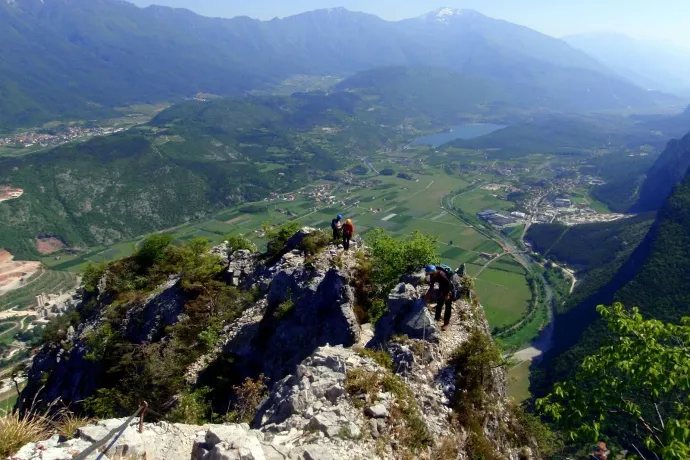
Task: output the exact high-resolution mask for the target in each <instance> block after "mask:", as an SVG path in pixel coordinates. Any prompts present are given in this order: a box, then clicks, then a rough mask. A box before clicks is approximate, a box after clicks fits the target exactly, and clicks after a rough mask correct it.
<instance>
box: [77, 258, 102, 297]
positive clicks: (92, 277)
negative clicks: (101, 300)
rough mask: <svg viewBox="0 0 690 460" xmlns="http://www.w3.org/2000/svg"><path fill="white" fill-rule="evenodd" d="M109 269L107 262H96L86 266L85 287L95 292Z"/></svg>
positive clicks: (84, 274)
mask: <svg viewBox="0 0 690 460" xmlns="http://www.w3.org/2000/svg"><path fill="white" fill-rule="evenodd" d="M107 269H108V265H107V264H104V263H103V264H94V263H90V264H89V265H87V266H86V269H85V270H84V273H83V274H82V282H83V283H84V289H86V290H87V291H89V292H95V291H96V289H97V288H98V283H99V281H101V278H103V275H105V272H106V270H107Z"/></svg>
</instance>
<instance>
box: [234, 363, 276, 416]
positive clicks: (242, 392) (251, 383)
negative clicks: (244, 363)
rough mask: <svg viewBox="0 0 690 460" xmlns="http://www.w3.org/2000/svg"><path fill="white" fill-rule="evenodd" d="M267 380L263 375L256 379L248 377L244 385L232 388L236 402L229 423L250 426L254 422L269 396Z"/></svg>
mask: <svg viewBox="0 0 690 460" xmlns="http://www.w3.org/2000/svg"><path fill="white" fill-rule="evenodd" d="M267 380H268V379H267V378H266V377H264V375H263V374H261V375H259V377H257V378H256V379H252V378H250V377H247V378H246V379H245V380H244V382H243V383H242V385H239V386H233V387H232V388H233V390H234V391H235V397H236V400H235V403H234V404H233V405H232V410H231V411H230V412H229V413H228V417H227V418H228V421H230V422H231V423H249V424H251V423H253V422H254V416H255V415H256V411H257V409H258V408H259V406H260V405H261V403H262V402H263V400H264V399H265V398H266V395H267V394H268V387H267V386H266V381H267Z"/></svg>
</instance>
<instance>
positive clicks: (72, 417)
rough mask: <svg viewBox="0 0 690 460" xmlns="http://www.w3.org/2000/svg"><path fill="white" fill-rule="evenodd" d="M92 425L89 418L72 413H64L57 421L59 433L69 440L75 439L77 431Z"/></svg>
mask: <svg viewBox="0 0 690 460" xmlns="http://www.w3.org/2000/svg"><path fill="white" fill-rule="evenodd" d="M89 423H91V419H90V418H88V417H82V416H79V415H76V414H74V413H72V412H70V411H62V412H61V413H60V415H59V416H58V418H57V420H56V426H57V430H58V432H59V433H60V434H61V435H62V436H65V437H67V438H73V437H74V436H76V434H77V430H78V429H79V428H82V427H84V426H86V425H88V424H89Z"/></svg>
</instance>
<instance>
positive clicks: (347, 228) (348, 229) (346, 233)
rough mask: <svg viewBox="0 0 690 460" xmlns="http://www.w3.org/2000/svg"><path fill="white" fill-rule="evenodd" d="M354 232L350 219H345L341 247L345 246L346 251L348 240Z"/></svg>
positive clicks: (348, 244) (348, 246) (348, 247)
mask: <svg viewBox="0 0 690 460" xmlns="http://www.w3.org/2000/svg"><path fill="white" fill-rule="evenodd" d="M354 234H355V226H354V225H353V224H352V221H351V220H350V219H347V221H345V224H344V225H343V248H345V250H346V251H347V250H349V249H350V240H351V239H352V235H354Z"/></svg>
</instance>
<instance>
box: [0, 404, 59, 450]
mask: <svg viewBox="0 0 690 460" xmlns="http://www.w3.org/2000/svg"><path fill="white" fill-rule="evenodd" d="M49 434H50V433H49V430H48V422H47V421H46V419H45V418H43V417H40V416H35V415H33V414H28V415H25V416H19V414H17V413H14V414H7V415H5V416H3V417H0V457H4V458H7V457H9V456H12V455H14V454H16V453H17V451H18V450H19V449H20V448H21V447H22V446H24V445H25V444H28V443H31V442H38V441H41V440H43V439H46V438H47V437H48V436H49Z"/></svg>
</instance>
